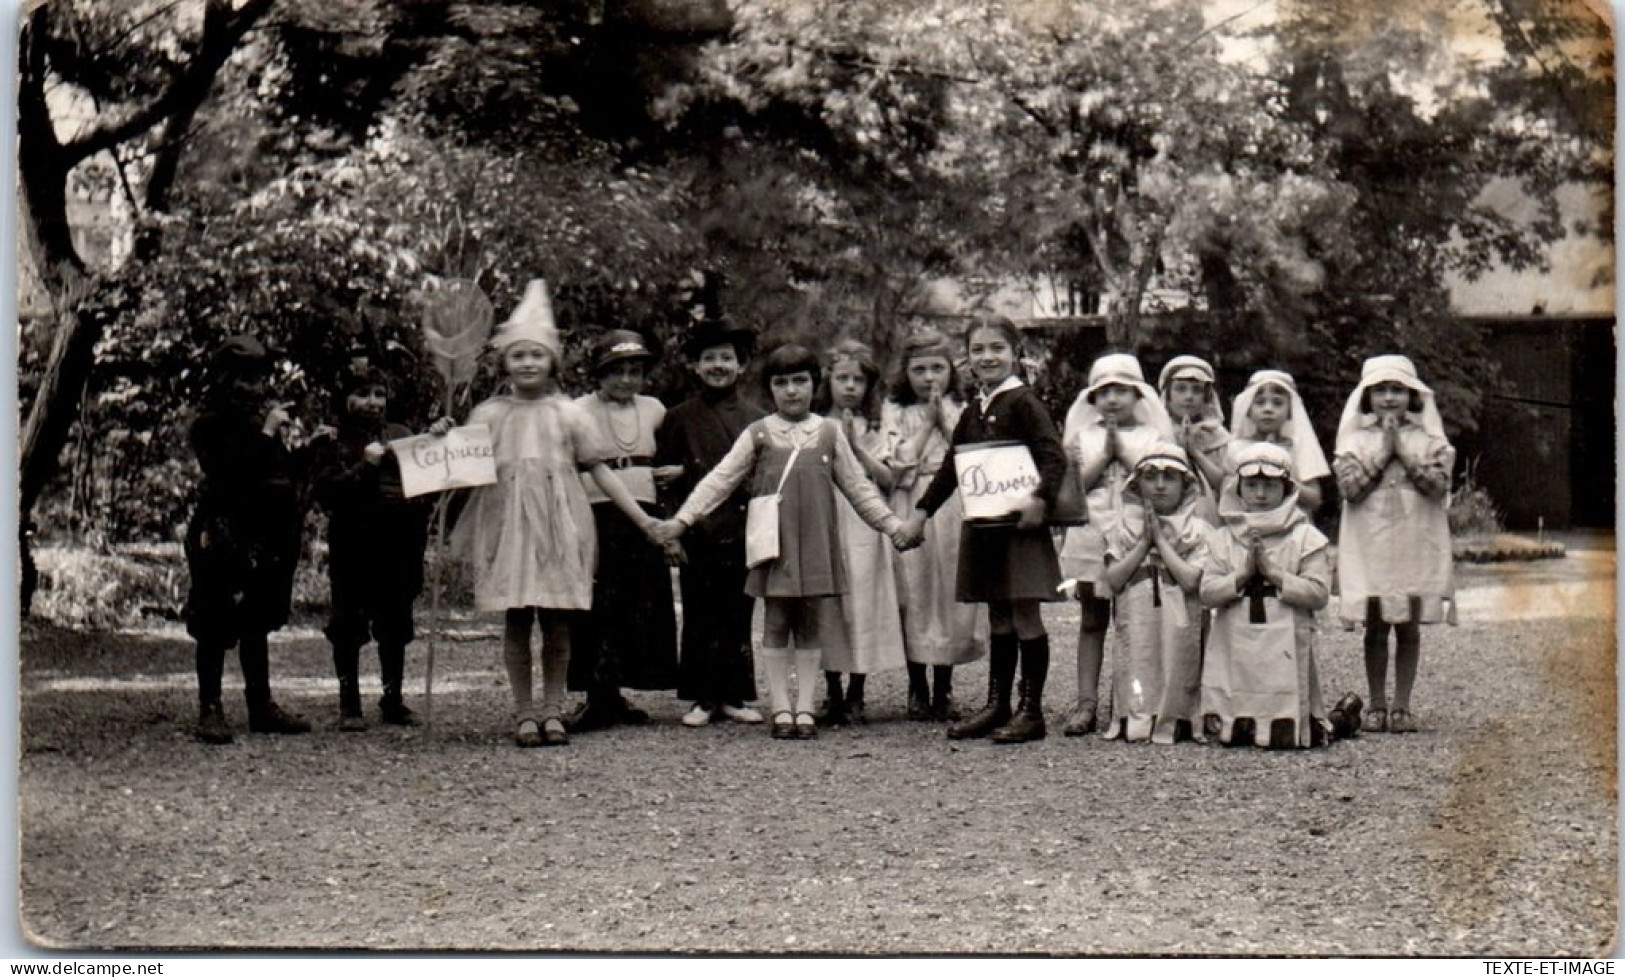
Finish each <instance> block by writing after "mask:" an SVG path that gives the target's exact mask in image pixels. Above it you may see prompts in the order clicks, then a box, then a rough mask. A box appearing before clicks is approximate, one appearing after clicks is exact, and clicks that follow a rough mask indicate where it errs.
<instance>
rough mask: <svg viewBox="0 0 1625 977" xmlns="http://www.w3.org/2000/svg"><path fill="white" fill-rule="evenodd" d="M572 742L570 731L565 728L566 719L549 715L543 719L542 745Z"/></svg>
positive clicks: (560, 744)
mask: <svg viewBox="0 0 1625 977" xmlns="http://www.w3.org/2000/svg"><path fill="white" fill-rule="evenodd" d="M569 742H570V733H569V731H568V730H566V729H565V728H564V720H562V719H560V718H559V717H557V716H549V717H547V718H546V719H544V720H542V745H543V746H564V745H565V744H567V743H569Z"/></svg>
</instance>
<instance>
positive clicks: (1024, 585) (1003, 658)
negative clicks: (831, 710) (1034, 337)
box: [904, 316, 1066, 743]
mask: <svg viewBox="0 0 1625 977" xmlns="http://www.w3.org/2000/svg"><path fill="white" fill-rule="evenodd" d="M965 347H966V351H967V353H968V354H969V361H970V366H971V369H972V370H974V371H975V373H976V380H977V382H978V384H979V385H980V386H981V390H980V392H979V393H978V394H977V396H976V400H975V403H973V404H970V405H968V406H967V407H966V408H965V411H964V413H963V414H961V415H960V418H959V424H958V425H957V426H956V427H955V428H954V434H953V445H954V448H955V450H959V448H960V446H962V445H972V444H977V443H982V442H989V441H1019V442H1021V443H1022V444H1024V445H1026V446H1027V450H1028V451H1029V452H1031V454H1032V457H1033V465H1034V467H1035V468H1037V470H1038V477H1039V484H1038V488H1037V489H1036V490H1035V491H1034V493H1033V495H1032V496H1031V497H1030V498H1029V499H1027V501H1026V502H1025V503H1024V504H1023V505H1022V506H1021V507H1020V511H1019V513H1018V515H1017V517H1016V522H1015V523H1014V524H1010V523H994V524H982V523H971V522H965V523H962V524H961V529H960V536H959V572H958V579H957V580H956V582H955V588H954V589H955V593H956V596H957V597H958V598H959V600H961V601H966V602H972V603H985V604H987V605H988V628H989V631H990V632H991V637H990V638H989V640H988V644H989V646H990V651H991V655H990V659H991V660H990V661H989V663H988V694H987V704H986V705H985V706H983V707H982V708H981V710H979V711H978V712H976V713H974V714H972V715H971V716H969V717H967V718H966V719H965V720H964V721H963V722H960V723H957V724H955V725H953V726H950V727H948V737H949V738H950V739H969V738H973V737H982V736H987V737H989V738H991V739H992V740H993V741H994V742H995V743H1025V742H1028V741H1030V740H1037V739H1043V737H1044V735H1045V728H1044V679H1045V678H1046V677H1047V676H1048V674H1049V634H1048V633H1047V632H1046V631H1045V630H1044V618H1043V615H1042V614H1041V613H1040V611H1039V608H1040V606H1041V604H1042V602H1043V601H1046V600H1055V599H1056V588H1057V587H1058V586H1059V584H1060V582H1061V568H1060V564H1059V563H1058V562H1057V561H1056V557H1055V543H1054V541H1053V540H1051V538H1050V531H1049V526H1048V525H1047V523H1046V522H1045V519H1046V517H1047V516H1048V514H1049V512H1050V510H1051V509H1053V508H1054V507H1055V497H1056V495H1057V494H1059V492H1060V491H1061V479H1062V478H1063V477H1064V476H1065V474H1066V454H1065V452H1064V451H1063V449H1062V448H1061V437H1060V434H1059V432H1057V431H1056V430H1055V422H1054V421H1052V420H1050V417H1049V412H1048V411H1046V410H1045V409H1044V404H1043V401H1041V400H1039V399H1038V395H1037V394H1035V393H1033V391H1032V388H1031V387H1028V386H1027V384H1026V383H1025V381H1023V380H1022V379H1021V377H1019V376H1018V375H1017V373H1016V369H1017V363H1018V357H1019V356H1020V355H1021V334H1020V333H1019V332H1017V330H1016V326H1015V323H1013V322H1011V321H1010V320H1009V319H1006V318H1004V317H1003V316H991V317H988V318H984V319H977V320H976V321H974V322H972V323H971V326H970V329H969V330H968V331H966V333H965ZM958 490H959V474H958V471H957V469H956V468H955V466H954V465H952V464H945V465H943V466H942V468H940V469H939V470H938V471H937V474H936V477H935V478H933V479H932V480H931V485H930V487H929V488H927V489H926V491H925V494H924V495H922V496H921V497H920V500H919V502H918V503H917V506H916V509H915V512H914V516H913V517H912V518H911V519H910V520H909V522H908V525H907V526H906V527H904V533H905V541H908V542H912V541H915V540H918V539H919V538H920V534H921V533H922V532H923V530H924V528H925V525H926V521H927V520H928V519H929V518H930V517H931V516H932V515H933V514H935V513H936V512H937V510H939V509H941V508H942V506H943V505H944V504H945V503H946V502H947V501H948V499H949V498H951V497H952V496H953V495H954V494H955V493H956V492H957V491H958ZM1018 662H1019V664H1020V668H1021V702H1020V706H1019V708H1018V709H1017V710H1016V711H1015V712H1012V711H1011V709H1010V693H1011V691H1012V686H1013V685H1014V684H1015V677H1016V667H1017V664H1018Z"/></svg>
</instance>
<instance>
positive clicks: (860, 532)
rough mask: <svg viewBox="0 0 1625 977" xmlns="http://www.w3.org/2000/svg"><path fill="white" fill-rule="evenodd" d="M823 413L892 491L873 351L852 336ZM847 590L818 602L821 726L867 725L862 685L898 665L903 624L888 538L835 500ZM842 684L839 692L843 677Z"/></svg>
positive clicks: (837, 361) (832, 362) (832, 356)
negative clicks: (825, 695)
mask: <svg viewBox="0 0 1625 977" xmlns="http://www.w3.org/2000/svg"><path fill="white" fill-rule="evenodd" d="M828 360H829V374H828V378H827V384H826V386H827V390H828V401H829V403H828V405H827V406H828V416H829V418H830V419H831V420H833V421H835V422H836V423H838V424H840V425H841V426H842V427H843V428H844V429H845V431H846V438H847V441H848V442H849V443H850V444H851V446H852V454H853V457H855V458H857V460H858V463H859V464H860V465H862V466H863V471H864V474H865V475H866V476H867V477H868V478H869V480H870V481H872V482H874V483H875V486H876V487H877V488H878V489H880V491H882V492H885V491H888V490H889V489H890V488H891V487H892V473H891V469H890V468H888V467H887V466H886V463H885V460H884V459H885V458H886V456H887V452H888V446H887V443H886V434H885V432H884V431H883V430H881V428H880V425H879V424H878V423H877V420H878V418H877V417H876V416H875V415H876V414H877V413H878V411H877V410H876V405H877V404H878V403H879V400H880V392H879V390H878V384H879V381H880V371H879V369H878V368H876V366H875V360H874V353H873V352H872V351H871V350H870V349H869V347H868V346H866V345H864V344H863V343H860V342H858V341H857V340H855V339H847V340H843V341H841V342H839V343H837V344H836V345H835V348H834V349H832V350H831V351H830V353H829V357H828ZM835 509H836V512H837V513H838V514H839V519H840V526H841V550H842V559H843V560H844V561H845V566H846V576H847V583H848V586H847V593H846V595H845V596H843V597H842V598H841V599H840V600H838V601H824V602H823V608H824V611H825V613H826V615H827V616H826V618H825V620H824V623H823V624H822V625H820V628H819V631H820V633H821V634H822V635H823V637H824V683H825V687H826V689H827V693H828V698H827V701H826V702H825V704H824V710H823V712H822V713H821V714H820V716H819V721H820V722H822V723H824V724H825V725H826V726H841V725H845V724H846V723H848V722H853V723H863V722H866V721H867V715H868V714H867V710H866V707H865V704H864V696H863V693H864V685H865V683H866V681H867V678H868V676H869V675H871V674H873V673H875V672H884V671H888V670H890V669H894V668H902V667H903V621H902V616H901V613H900V612H899V610H898V602H897V572H896V569H895V568H894V566H893V560H894V558H895V553H894V551H893V548H892V545H891V541H890V540H888V539H886V538H885V537H884V536H882V535H880V534H879V533H877V532H875V531H874V530H873V529H870V528H869V527H868V526H867V525H866V524H865V523H864V521H863V517H861V516H859V515H858V512H857V510H856V509H854V508H852V504H851V503H850V502H847V501H846V500H845V499H837V500H836V502H835ZM842 672H845V673H846V674H847V686H846V689H845V691H844V692H843V691H842V689H841V673H842Z"/></svg>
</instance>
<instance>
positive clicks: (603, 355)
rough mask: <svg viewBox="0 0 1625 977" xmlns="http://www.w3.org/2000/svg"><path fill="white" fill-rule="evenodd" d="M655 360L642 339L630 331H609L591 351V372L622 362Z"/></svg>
mask: <svg viewBox="0 0 1625 977" xmlns="http://www.w3.org/2000/svg"><path fill="white" fill-rule="evenodd" d="M654 358H655V354H654V353H653V352H652V351H650V349H649V347H648V345H647V344H645V343H644V341H643V337H642V336H640V335H638V334H637V333H635V332H633V331H632V330H630V329H611V330H610V331H609V332H606V333H604V334H603V335H602V336H600V337H599V338H598V342H596V343H594V344H593V349H592V370H593V372H594V373H597V372H599V371H601V370H603V369H604V368H605V367H607V366H610V365H611V364H614V363H620V362H622V361H624V360H641V361H643V362H648V361H650V360H653V359H654Z"/></svg>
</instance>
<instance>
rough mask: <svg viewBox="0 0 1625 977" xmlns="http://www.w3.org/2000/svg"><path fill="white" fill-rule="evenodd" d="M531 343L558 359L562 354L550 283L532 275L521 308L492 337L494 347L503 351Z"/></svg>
mask: <svg viewBox="0 0 1625 977" xmlns="http://www.w3.org/2000/svg"><path fill="white" fill-rule="evenodd" d="M520 342H531V343H536V344H538V345H540V346H541V347H542V348H543V349H545V350H547V351H548V353H550V354H552V356H553V359H554V361H555V362H556V361H557V360H558V359H559V357H560V356H561V355H562V353H563V349H564V346H563V343H561V342H560V340H559V327H558V325H557V323H555V322H554V320H553V300H552V299H550V298H548V297H547V282H546V281H545V280H543V279H540V278H532V279H531V280H530V283H529V284H527V285H526V286H525V294H524V297H523V298H521V299H520V300H519V307H518V308H516V309H514V310H513V314H512V315H510V316H508V321H507V322H504V323H503V324H502V325H500V326H498V327H497V331H496V335H494V336H492V337H491V348H492V349H494V350H496V351H497V352H499V353H500V352H502V351H503V350H505V349H507V348H508V347H509V346H512V345H513V344H514V343H520Z"/></svg>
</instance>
